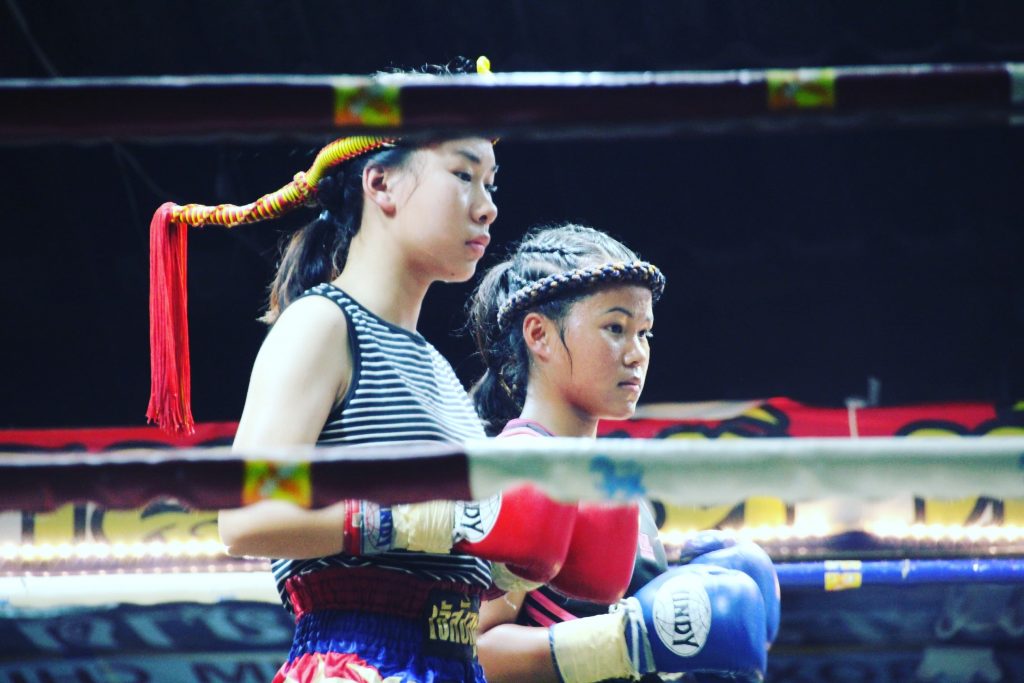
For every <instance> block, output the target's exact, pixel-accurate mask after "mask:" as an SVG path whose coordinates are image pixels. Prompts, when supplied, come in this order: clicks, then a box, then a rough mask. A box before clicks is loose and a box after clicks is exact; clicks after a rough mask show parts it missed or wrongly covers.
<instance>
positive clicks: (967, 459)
mask: <svg viewBox="0 0 1024 683" xmlns="http://www.w3.org/2000/svg"><path fill="white" fill-rule="evenodd" d="M537 441H539V443H534V442H526V441H523V442H516V440H507V441H502V440H494V439H480V440H473V441H469V442H467V443H466V444H464V446H462V447H459V446H457V445H451V446H445V445H422V444H418V445H406V446H392V447H380V448H369V447H367V448H358V449H354V448H345V447H322V448H312V447H311V448H305V449H297V450H295V451H294V452H290V453H284V452H283V451H275V452H264V453H251V454H246V455H245V456H242V455H239V454H238V453H233V452H231V451H230V450H228V449H207V450H172V451H167V450H148V451H147V450H134V451H121V452H109V453H99V454H82V453H67V454H23V453H22V454H0V508H2V509H4V510H26V511H39V510H52V509H54V508H56V507H58V506H59V505H62V504H65V503H70V502H80V501H91V502H94V503H96V504H98V505H101V506H103V507H106V508H108V509H126V508H136V507H141V506H143V505H145V504H146V503H147V502H149V501H150V500H153V499H155V498H159V497H172V498H175V499H178V500H179V501H181V502H182V503H184V504H186V505H188V506H190V507H193V508H199V509H218V508H228V507H237V506H239V505H243V504H246V503H249V502H255V501H257V500H261V499H264V498H271V497H273V498H285V499H288V500H292V501H293V502H296V503H297V504H300V505H304V506H307V507H314V508H319V507H323V506H326V505H330V504H331V503H333V502H335V501H337V500H341V499H344V498H365V499H372V500H376V501H378V502H381V503H395V502H409V501H419V500H429V499H436V498H447V499H452V500H460V499H462V500H465V499H470V498H483V497H486V496H489V495H491V494H493V493H496V492H498V491H500V490H501V489H502V488H504V487H507V486H508V485H510V484H512V483H513V482H517V481H524V480H529V481H534V482H537V483H538V484H539V485H541V486H542V487H543V488H544V489H546V490H547V491H548V493H549V494H551V495H552V496H554V497H557V498H561V499H565V500H574V499H578V500H600V499H616V500H621V499H626V498H632V497H636V496H650V497H653V498H658V499H660V500H663V501H665V502H670V503H676V504H686V505H713V504H719V503H728V502H735V501H738V500H741V499H744V498H748V497H751V496H778V497H781V498H783V499H785V500H789V501H803V500H812V499H820V498H824V497H828V496H840V497H843V496H845V497H851V496H852V497H856V498H859V499H862V500H882V499H885V498H888V497H892V496H901V495H902V496H905V495H908V494H910V495H916V496H926V497H932V498H948V499H954V498H960V497H963V496H964V495H967V494H978V495H987V496H993V497H1006V498H1014V497H1019V496H1020V494H1021V491H1022V490H1024V459H1022V454H1024V437H999V438H990V439H946V438H939V437H932V438H929V437H921V438H899V437H896V438H870V439H857V440H841V439H812V438H808V439H753V440H744V441H689V440H685V441H684V440H658V441H649V440H618V439H600V440H596V441H594V440H589V439H564V438H551V439H543V440H537Z"/></svg>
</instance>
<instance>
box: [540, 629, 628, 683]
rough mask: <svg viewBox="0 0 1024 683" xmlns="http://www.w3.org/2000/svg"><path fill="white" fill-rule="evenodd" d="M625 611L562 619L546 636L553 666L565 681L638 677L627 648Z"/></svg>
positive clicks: (591, 682)
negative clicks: (567, 619)
mask: <svg viewBox="0 0 1024 683" xmlns="http://www.w3.org/2000/svg"><path fill="white" fill-rule="evenodd" d="M628 622H629V616H628V614H627V613H626V612H625V611H619V612H613V613H611V614H598V615H597V616H593V617H584V618H583V619H574V620H572V621H563V622H560V623H557V624H554V625H553V626H551V628H550V629H549V630H548V639H549V641H550V643H551V655H552V657H553V658H554V660H555V669H556V670H557V671H558V675H559V676H560V677H561V679H562V680H563V681H564V682H565V683H596V681H603V680H605V679H608V678H629V679H637V678H639V673H638V672H637V670H636V669H635V668H633V666H632V664H631V663H630V659H629V653H628V652H627V649H626V639H625V629H626V626H627V624H628Z"/></svg>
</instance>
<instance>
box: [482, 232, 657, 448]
mask: <svg viewBox="0 0 1024 683" xmlns="http://www.w3.org/2000/svg"><path fill="white" fill-rule="evenodd" d="M635 260H637V256H636V254H634V253H633V252H632V251H631V250H630V249H629V248H627V247H626V246H625V245H623V244H622V243H621V242H619V241H618V240H616V239H614V238H613V237H610V236H609V235H606V234H605V233H603V232H600V231H598V230H594V229H593V228H588V227H584V226H581V225H574V224H567V225H561V226H553V227H543V228H536V229H534V230H532V231H530V232H529V233H528V234H527V235H526V236H525V237H524V238H523V239H522V241H521V242H520V243H519V244H518V245H517V246H516V247H515V249H514V250H513V252H512V253H511V254H510V256H509V258H508V259H507V260H505V261H504V262H502V263H499V264H498V265H496V266H494V267H493V268H491V269H490V270H489V271H488V272H487V274H486V275H485V276H484V277H483V279H482V280H481V281H480V284H479V285H478V286H477V288H476V290H475V291H474V292H473V297H472V299H471V300H470V302H469V307H468V308H469V322H468V326H469V329H470V331H471V332H472V334H473V337H474V340H475V341H476V346H477V350H478V351H479V353H480V357H481V359H482V360H483V362H484V366H485V367H486V370H485V372H484V374H483V376H482V377H481V378H480V379H479V380H478V381H477V383H476V385H475V386H474V387H473V391H472V395H473V402H474V404H475V405H476V410H477V414H478V415H479V416H480V419H481V420H482V421H483V423H484V429H485V430H486V432H487V434H488V435H489V436H493V435H494V434H497V433H498V432H500V431H501V430H502V428H503V427H504V426H505V423H506V422H508V421H509V420H511V419H514V418H517V417H519V415H520V413H521V412H522V410H523V404H524V402H525V401H526V385H527V382H528V380H529V376H530V362H531V361H530V353H529V351H528V350H527V348H526V341H525V340H524V339H523V318H525V317H526V315H527V314H528V313H530V312H531V311H536V312H538V313H541V314H542V315H544V316H546V317H548V318H550V319H551V320H553V321H555V322H556V323H558V324H559V327H561V323H562V321H563V320H564V318H565V317H566V315H568V313H569V309H570V308H571V307H572V305H573V304H574V303H575V302H576V301H579V300H580V299H582V298H584V297H585V296H588V295H589V294H590V293H591V292H589V291H584V292H574V293H572V294H568V295H566V296H564V297H558V298H554V299H551V300H547V301H545V302H543V303H540V304H538V305H536V306H532V307H530V308H527V309H524V310H521V311H519V312H518V313H516V314H515V315H513V316H512V317H511V318H510V319H509V321H508V323H507V324H505V325H503V326H499V325H498V309H499V308H501V306H502V304H504V303H505V302H507V301H508V300H509V299H510V298H511V297H512V294H514V293H515V292H516V291H518V290H520V289H522V288H523V287H525V286H527V285H529V284H530V283H533V282H536V281H538V280H541V279H543V278H545V277H548V276H549V275H554V274H556V273H563V272H566V271H569V270H574V269H576V268H583V267H588V266H592V265H597V264H600V263H606V262H609V261H635Z"/></svg>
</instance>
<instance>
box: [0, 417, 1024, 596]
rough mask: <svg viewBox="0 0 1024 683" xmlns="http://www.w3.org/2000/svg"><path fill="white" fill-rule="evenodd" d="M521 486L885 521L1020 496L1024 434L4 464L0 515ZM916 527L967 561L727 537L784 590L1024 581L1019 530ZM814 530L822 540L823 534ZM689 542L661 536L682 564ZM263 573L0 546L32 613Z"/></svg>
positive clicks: (118, 454)
mask: <svg viewBox="0 0 1024 683" xmlns="http://www.w3.org/2000/svg"><path fill="white" fill-rule="evenodd" d="M521 481H533V482H535V483H537V484H538V485H540V486H542V487H543V488H545V489H546V490H547V491H548V492H549V493H550V494H551V495H553V496H555V497H558V498H562V499H567V500H568V499H586V500H598V499H606V500H607V499H612V500H621V499H626V498H631V497H635V496H646V497H651V498H657V499H661V500H664V501H668V502H671V503H674V504H678V505H713V504H717V503H723V502H733V501H738V500H743V499H747V498H749V497H751V496H763V495H771V496H777V497H781V498H782V499H784V500H787V501H809V504H810V505H811V506H812V507H813V505H815V501H818V500H820V499H824V498H834V497H838V498H841V499H843V500H844V501H851V500H852V501H856V505H860V506H862V511H863V510H866V509H868V508H869V507H870V506H871V505H872V504H873V503H874V502H875V501H881V502H882V508H883V509H885V501H887V500H888V499H892V498H893V497H902V498H904V499H907V498H908V497H909V496H910V495H918V496H928V497H930V498H962V497H963V496H964V494H965V492H968V491H969V492H972V493H984V494H986V495H990V496H998V497H1007V498H1012V497H1020V495H1021V492H1022V491H1024V437H999V438H984V439H982V438H974V439H972V438H957V439H949V438H929V437H921V438H905V437H904V438H864V439H858V440H847V439H836V438H803V439H753V440H740V441H724V440H717V441H716V440H680V439H665V440H646V439H625V440H619V439H599V440H596V441H594V440H582V439H556V438H551V439H544V440H508V441H498V440H493V439H491V440H475V441H469V442H467V443H465V444H464V445H463V446H461V447H459V446H454V445H452V446H449V445H438V444H407V445H401V446H393V447H357V448H353V447H317V448H306V449H297V450H293V451H289V452H287V453H285V452H277V451H275V452H264V453H245V454H237V453H232V452H231V451H230V450H228V449H226V448H207V449H157V450H141V449H137V450H124V451H107V452H100V453H81V452H74V453H7V454H0V508H2V509H3V510H6V511H9V512H8V513H6V514H13V512H11V511H15V510H20V511H27V510H35V511H45V510H52V509H54V508H56V507H58V506H60V505H65V504H68V503H79V504H80V503H83V502H86V501H88V503H89V504H95V505H99V506H103V507H104V508H109V509H135V508H140V507H142V506H144V505H146V504H147V503H149V502H151V501H153V500H160V499H167V498H171V499H175V500H177V501H178V502H181V503H184V504H186V505H189V506H193V507H196V508H198V509H200V510H203V509H217V508H223V507H235V506H239V505H242V504H247V503H252V502H255V501H257V500H261V499H264V498H276V499H285V500H291V501H292V502H295V503H297V504H300V505H305V506H307V507H321V506H323V505H327V504H330V503H333V502H334V501H336V500H338V499H341V498H346V497H363V498H373V499H376V500H378V501H380V502H400V501H402V502H404V501H417V500H427V499H431V498H481V497H484V496H488V495H491V494H493V493H495V492H497V491H499V490H500V489H501V488H503V487H505V486H507V485H509V484H512V483H514V482H521ZM847 507H849V505H847ZM797 510H798V511H799V510H800V508H799V506H798V507H797ZM2 514H4V513H0V515H2ZM206 514H212V513H206ZM812 516H813V515H812ZM211 519H215V517H211ZM798 521H799V514H798ZM794 528H795V527H794ZM893 528H894V527H893V524H892V523H891V522H890V523H889V525H888V527H887V526H885V525H878V526H877V527H876V528H868V529H867V533H868V534H871V533H876V534H877V535H878V536H879V537H884V536H885V534H886V533H894V534H895V535H896V537H897V542H898V541H899V540H906V539H907V538H908V536H907V535H905V534H904V535H902V536H901V535H900V534H898V533H896V532H894V531H893ZM887 529H888V532H887ZM807 530H808V529H807V527H806V525H804V528H803V531H804V532H806V531H807ZM907 530H909V531H910V532H911V534H910V536H909V538H911V539H912V540H913V539H914V538H915V536H914V533H916V534H917V536H916V538H917V540H922V541H928V540H929V539H932V540H934V541H935V542H936V543H938V544H940V545H941V544H942V543H944V542H945V543H948V542H950V541H952V542H953V550H954V551H955V552H956V554H957V555H959V556H958V557H942V558H939V559H936V558H934V557H927V555H928V553H929V552H932V551H934V550H935V546H934V545H933V546H932V547H931V548H930V549H928V548H926V549H925V550H924V552H922V553H920V554H922V555H925V556H924V557H913V556H905V557H902V558H901V559H888V558H885V559H877V558H878V557H879V553H878V552H875V553H874V556H872V553H871V552H862V551H858V550H855V551H853V552H849V551H848V552H844V553H839V556H840V557H844V558H853V557H857V558H860V559H820V558H818V557H814V556H813V555H807V556H803V555H804V554H805V553H806V548H807V547H808V543H809V542H810V543H813V542H814V539H813V538H807V537H801V536H800V535H799V534H800V533H801V532H799V530H797V531H794V530H793V528H791V529H789V530H788V531H787V530H785V529H779V530H777V534H776V535H775V536H774V537H769V538H768V539H767V541H766V540H765V538H764V536H763V535H761V536H758V532H759V531H761V532H764V531H765V530H758V529H739V530H732V529H727V530H726V531H725V533H735V534H736V535H737V536H739V537H747V538H752V539H754V540H758V541H759V542H761V543H762V544H763V545H764V546H765V548H766V549H767V550H768V551H769V553H770V554H772V555H773V557H774V558H775V559H776V566H777V569H778V573H779V580H780V584H781V585H782V587H783V588H784V589H787V590H798V591H824V592H833V591H844V590H853V589H861V588H870V587H873V586H910V585H923V584H949V583H963V584H967V583H972V584H973V583H977V584H1007V585H1018V584H1021V583H1024V557H1022V556H1024V542H1022V539H1024V534H1022V530H1021V529H1020V528H1007V527H993V528H986V527H977V528H968V529H963V530H961V533H960V535H959V536H955V535H952V536H951V535H950V532H951V531H952V530H950V529H938V528H925V529H920V528H917V529H915V528H914V527H913V526H912V525H911V526H907V527H906V529H905V530H904V531H907ZM695 531H697V530H696V529H695V530H694V532H695ZM768 531H771V530H768ZM810 531H811V532H812V533H811V536H813V535H814V534H813V532H814V529H811V530H810ZM833 531H834V530H832V529H829V528H821V529H819V530H818V533H819V535H820V536H821V537H825V536H828V535H829V534H830V533H832V532H833ZM687 535H688V534H687V533H680V532H669V533H666V534H664V540H665V543H666V546H667V547H668V549H669V553H670V557H671V554H672V549H673V547H676V546H678V544H680V543H682V542H683V541H685V538H686V536H687ZM957 541H959V542H960V544H959V546H958V547H957V543H956V542H957ZM790 546H791V547H790ZM901 552H902V550H901ZM267 570H268V566H267V564H266V561H264V560H256V559H252V558H234V557H228V556H227V555H226V554H225V553H224V548H223V546H222V545H221V544H220V543H219V541H217V540H216V539H215V538H211V539H209V540H196V539H193V540H189V541H170V542H148V543H147V542H136V543H123V542H113V543H103V542H96V541H89V540H85V539H80V540H79V541H77V542H69V543H60V544H51V543H40V544H35V545H33V544H17V543H9V542H8V543H0V591H2V592H3V593H4V594H5V595H7V596H8V600H9V602H10V604H12V605H15V606H21V607H25V608H47V607H50V606H52V605H56V604H80V605H82V606H89V605H93V604H98V603H97V602H96V601H97V600H99V601H100V602H102V600H103V599H112V598H111V596H114V597H116V598H117V599H120V600H125V601H132V602H136V601H142V602H144V603H154V602H161V601H168V602H170V601H198V602H204V601H210V600H216V599H222V598H224V597H225V596H227V597H229V598H230V599H239V600H246V601H255V602H275V601H276V600H277V596H276V593H275V591H274V590H273V585H272V582H271V581H269V580H268V579H267V576H266V573H267ZM76 596H80V597H76Z"/></svg>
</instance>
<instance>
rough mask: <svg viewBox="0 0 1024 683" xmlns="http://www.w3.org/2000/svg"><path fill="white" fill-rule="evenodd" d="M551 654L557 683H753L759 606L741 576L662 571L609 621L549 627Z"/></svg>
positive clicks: (760, 661) (763, 663)
mask: <svg viewBox="0 0 1024 683" xmlns="http://www.w3.org/2000/svg"><path fill="white" fill-rule="evenodd" d="M549 633H550V641H551V653H552V655H553V657H554V661H555V665H556V667H557V669H558V673H559V675H560V676H561V678H562V680H563V681H565V683H594V682H595V681H603V680H606V679H608V678H630V679H637V678H639V677H640V676H642V675H644V674H647V673H652V672H655V671H657V672H663V673H689V672H710V673H716V674H720V675H727V676H731V677H734V678H745V679H748V680H757V681H759V680H761V679H762V678H763V676H764V672H765V668H766V667H767V658H768V655H767V651H766V643H765V640H764V633H765V611H764V599H763V598H762V597H761V591H760V589H759V588H758V587H757V584H756V583H754V580H753V579H751V578H750V577H749V576H747V575H746V574H744V573H743V572H739V571H735V570H732V569H723V568H721V567H715V566H710V565H688V566H684V567H677V568H675V569H672V570H670V571H667V572H665V573H664V574H662V575H661V576H659V577H657V578H656V579H654V580H653V581H651V582H650V583H648V584H647V585H646V586H644V587H643V588H641V589H640V590H639V591H638V592H637V593H636V595H634V596H633V597H631V598H627V599H626V600H623V601H621V602H620V603H618V605H616V606H614V607H613V608H612V612H610V613H609V614H602V615H598V616H594V617H587V618H585V619H577V620H574V621H567V622H562V623H559V624H555V625H554V626H552V627H551V629H550V630H549Z"/></svg>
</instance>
